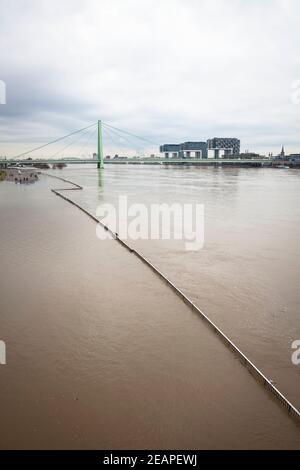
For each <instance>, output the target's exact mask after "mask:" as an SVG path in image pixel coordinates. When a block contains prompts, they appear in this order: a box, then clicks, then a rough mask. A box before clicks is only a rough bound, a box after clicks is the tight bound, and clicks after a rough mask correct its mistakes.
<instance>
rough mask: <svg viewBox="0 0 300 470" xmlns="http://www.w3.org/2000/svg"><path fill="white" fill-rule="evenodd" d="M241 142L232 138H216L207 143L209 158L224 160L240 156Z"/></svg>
mask: <svg viewBox="0 0 300 470" xmlns="http://www.w3.org/2000/svg"><path fill="white" fill-rule="evenodd" d="M240 146H241V143H240V140H239V139H236V138H230V137H214V138H213V139H209V140H208V141H207V148H208V158H224V157H230V156H231V155H239V154H240Z"/></svg>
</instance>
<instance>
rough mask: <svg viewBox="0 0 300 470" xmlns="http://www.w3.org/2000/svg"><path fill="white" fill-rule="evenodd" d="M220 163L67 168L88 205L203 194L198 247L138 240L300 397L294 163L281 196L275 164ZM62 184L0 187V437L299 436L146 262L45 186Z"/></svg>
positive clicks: (254, 444) (13, 440)
mask: <svg viewBox="0 0 300 470" xmlns="http://www.w3.org/2000/svg"><path fill="white" fill-rule="evenodd" d="M214 171H215V172H214ZM214 171H213V170H212V171H205V170H203V171H202V172H199V171H198V172H197V170H191V171H187V172H185V173H180V172H179V170H172V171H169V170H167V169H162V168H158V169H148V168H145V169H142V168H140V169H136V168H132V169H131V168H126V169H121V168H108V169H107V170H105V174H104V176H103V175H101V176H99V174H98V172H97V171H96V170H87V169H82V170H79V169H76V170H73V169H71V168H67V169H66V170H63V172H61V173H59V174H60V175H62V176H64V177H71V179H72V178H73V179H74V180H75V181H76V182H79V183H82V184H83V186H85V188H86V189H85V190H84V191H82V192H80V191H77V192H75V191H74V192H72V193H71V197H72V198H73V199H74V200H77V201H78V202H80V203H81V204H83V205H85V206H86V207H87V208H89V209H91V210H95V209H96V206H97V205H98V204H99V203H101V202H108V201H110V202H112V201H114V200H115V199H116V197H117V196H118V194H127V195H128V196H129V197H130V198H131V199H132V200H135V199H138V200H139V202H141V201H143V202H145V204H147V203H150V202H151V201H153V200H159V201H165V202H169V201H171V200H173V199H174V198H175V199H177V200H178V198H181V199H179V200H185V201H186V202H188V201H190V200H193V199H194V200H197V201H198V202H204V203H205V206H206V217H207V219H208V220H207V224H208V227H207V234H206V243H205V245H204V248H203V250H200V251H199V252H197V253H187V252H185V251H184V250H183V249H182V246H180V244H179V242H178V241H174V242H172V241H171V242H170V243H169V244H166V243H165V242H151V241H148V242H147V241H141V242H134V243H135V245H136V246H139V248H141V249H142V250H143V251H144V252H145V254H147V255H148V256H149V257H150V258H151V260H152V261H155V264H157V265H159V267H160V268H163V269H164V271H165V272H166V273H167V274H168V275H169V276H170V277H171V279H173V280H175V282H176V283H177V284H178V285H179V287H181V288H183V290H185V291H186V292H187V293H188V294H189V295H190V296H191V297H193V298H194V299H196V301H197V304H198V305H199V306H200V307H201V308H203V309H204V310H205V312H206V313H207V314H209V315H210V316H211V318H212V319H213V320H214V321H216V323H217V324H218V325H219V326H221V327H223V328H224V330H225V332H226V333H227V334H228V336H229V337H230V338H231V339H233V340H235V341H236V342H237V343H238V345H239V346H240V347H241V349H242V350H244V351H245V352H246V353H247V354H248V355H249V356H250V358H251V359H253V358H254V359H255V362H256V364H257V365H258V367H260V368H261V369H262V370H263V371H264V372H266V373H267V375H268V376H269V377H272V378H274V379H275V380H276V382H277V386H279V388H280V389H282V390H283V389H284V390H283V391H284V392H288V393H287V395H288V398H290V399H294V402H295V401H297V399H298V403H299V396H298V394H297V389H298V390H299V368H297V366H293V365H292V364H291V360H290V356H291V351H290V340H291V339H297V335H298V336H300V335H299V315H298V312H299V309H298V310H297V308H298V306H299V296H298V295H299V294H298V292H297V280H298V278H299V266H298V265H299V258H298V259H297V254H298V252H297V246H298V245H297V244H296V239H297V230H299V218H298V219H297V220H296V219H295V214H297V216H298V217H299V209H298V208H297V204H296V201H297V197H296V193H295V191H296V189H297V190H298V191H299V181H300V180H299V177H300V175H299V176H298V173H295V174H294V172H291V173H290V175H291V176H287V178H288V177H289V178H290V185H291V186H288V184H287V180H283V181H282V184H283V189H282V190H281V196H279V195H278V198H277V200H274V194H275V188H274V181H273V179H274V178H275V179H276V178H278V179H279V178H280V175H279V172H280V171H279V172H278V173H272V174H269V173H268V172H267V173H266V172H265V170H261V171H262V173H260V174H259V173H258V171H254V172H253V173H251V170H248V172H247V170H243V171H241V172H240V173H239V172H238V170H231V171H230V172H229V173H228V174H224V172H222V174H221V173H220V172H218V170H214ZM288 173H289V172H288ZM55 174H57V173H55ZM259 175H262V178H263V182H262V183H260V180H259V177H260V176H259ZM226 177H227V178H228V179H227V180H226ZM237 179H238V180H239V181H237ZM268 179H269V187H268V185H267V184H266V180H267V181H268ZM180 181H182V183H180ZM279 184H280V181H279V182H278V181H277V186H278V185H279ZM222 185H223V186H224V187H223V189H221V187H222ZM243 185H244V186H245V187H244V188H243ZM252 185H253V186H255V188H254V187H252ZM61 186H62V184H61V183H57V182H56V181H55V180H52V179H51V180H50V179H49V178H47V177H42V178H41V179H40V180H39V181H38V182H37V183H35V185H32V186H22V185H14V184H13V183H9V182H2V183H1V184H0V255H1V256H0V259H1V264H0V276H1V277H0V339H1V340H4V341H5V342H6V347H7V364H6V365H5V366H0V390H1V402H0V415H1V422H2V427H1V431H0V447H1V448H2V449H10V448H25V449H28V448H74V449H76V448H98V449H108V448H112V449H119V448H128V449H131V448H132V449H133V448H152V449H155V448H173V449H176V448H178V449H179V448H210V449H213V448H259V449H262V448H275V449H278V448H300V432H299V426H298V425H297V424H296V423H295V422H294V421H293V420H292V419H291V418H290V417H289V416H288V415H287V414H286V412H285V410H284V409H282V408H281V407H280V406H279V405H278V403H277V402H276V401H275V399H274V398H273V397H272V396H270V395H269V393H268V392H267V391H266V390H265V389H264V388H263V387H262V386H261V385H260V384H258V383H257V382H256V380H255V379H254V378H253V377H252V376H251V375H250V374H249V373H248V371H247V370H246V369H245V368H244V367H243V366H242V365H241V363H240V362H239V361H238V360H237V359H236V358H235V356H234V355H233V354H232V353H231V352H230V351H229V350H228V349H227V348H226V347H224V345H223V343H222V342H221V341H220V340H219V338H218V337H217V336H216V335H214V334H213V333H212V331H211V330H210V329H209V328H208V327H207V326H206V325H205V324H204V323H203V322H202V321H201V320H200V319H199V317H198V316H197V315H195V313H193V312H192V311H191V310H190V309H189V308H188V307H187V306H186V305H185V304H184V303H183V302H182V301H181V300H180V299H179V298H178V297H176V296H175V295H174V293H173V292H172V290H170V289H169V288H168V287H167V286H166V285H165V284H163V283H162V282H161V281H160V279H159V278H158V277H157V276H156V275H155V274H154V273H153V272H152V271H150V270H149V269H148V268H147V267H146V266H145V265H143V264H142V263H141V262H140V261H139V260H138V259H137V258H136V257H135V256H134V255H132V254H130V253H129V252H127V251H126V250H125V249H124V248H123V247H122V246H120V245H119V244H118V243H117V242H116V241H114V240H105V241H100V240H98V239H97V238H96V233H95V224H94V223H93V221H92V220H90V219H89V218H88V217H87V216H86V215H84V214H83V213H82V212H80V211H79V210H78V209H76V208H75V207H73V206H71V205H70V204H68V203H67V202H65V201H63V200H61V199H60V198H58V197H57V196H55V195H54V194H53V193H51V192H50V188H52V187H61ZM63 186H65V184H63ZM268 189H269V190H270V191H271V193H272V195H271V196H268ZM260 191H261V192H260ZM277 191H279V190H278V187H277ZM289 191H291V194H292V193H293V192H294V198H295V199H292V198H291V194H290V193H289ZM244 192H245V193H244ZM279 192H280V191H279ZM262 193H264V198H263V197H262ZM287 194H288V195H287ZM289 194H290V195H289ZM253 195H255V196H256V199H255V201H254V200H253ZM213 196H215V200H214V201H213ZM268 197H269V199H268ZM258 201H260V203H259V204H258V203H257V202H258ZM271 202H272V204H271ZM287 202H289V204H288V206H287V207H286V212H284V210H283V206H284V205H285V204H286V203H287ZM275 206H277V216H276V217H275V216H274V214H275V209H274V210H273V212H270V208H272V207H275ZM246 207H247V210H248V214H245V212H244V211H245V208H246ZM297 211H298V212H297ZM266 214H268V217H266ZM274 219H276V220H277V222H278V224H279V226H280V230H279V231H278V224H277V226H276V224H274ZM238 222H239V223H238ZM220 225H221V226H222V227H223V231H222V230H220ZM217 226H218V227H219V229H218V230H216V231H215V230H214V229H216V228H217ZM270 226H271V228H270ZM255 227H256V228H255ZM283 227H285V229H283ZM276 229H277V231H276ZM246 232H247V233H248V235H247V237H246V235H245V234H246ZM260 232H261V233H260ZM259 233H260V234H261V236H262V238H261V237H260V236H259ZM273 238H274V240H273ZM293 243H294V244H293ZM246 247H248V248H247V249H246ZM238 253H239V255H238ZM278 266H281V269H280V271H279V272H278V270H277V268H278ZM254 274H255V275H254ZM294 276H296V278H294ZM297 276H298V278H297ZM246 306H247V307H246ZM270 374H271V375H270ZM292 401H293V400H292Z"/></svg>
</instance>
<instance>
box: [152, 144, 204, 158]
mask: <svg viewBox="0 0 300 470" xmlns="http://www.w3.org/2000/svg"><path fill="white" fill-rule="evenodd" d="M160 152H161V153H163V154H164V157H165V158H200V159H201V158H207V144H206V142H184V143H182V144H164V145H161V146H160Z"/></svg>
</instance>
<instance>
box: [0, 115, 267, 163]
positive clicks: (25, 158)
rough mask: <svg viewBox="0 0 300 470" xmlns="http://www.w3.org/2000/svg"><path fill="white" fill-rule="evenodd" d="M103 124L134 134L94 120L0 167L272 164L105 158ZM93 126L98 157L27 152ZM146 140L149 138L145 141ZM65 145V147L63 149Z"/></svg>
mask: <svg viewBox="0 0 300 470" xmlns="http://www.w3.org/2000/svg"><path fill="white" fill-rule="evenodd" d="M103 125H104V126H105V128H110V129H111V130H114V132H116V131H121V132H123V133H125V135H127V136H128V135H129V136H134V137H138V136H135V135H134V134H131V133H130V132H128V131H122V130H121V129H118V128H116V127H113V126H110V125H108V124H106V123H103V121H100V120H99V121H97V122H96V123H93V124H91V125H89V126H87V127H85V128H83V129H79V130H76V131H73V132H71V133H69V134H67V135H65V136H63V137H59V138H57V139H55V140H52V141H51V142H48V143H46V144H43V145H40V146H39V147H36V148H34V149H31V150H27V151H26V152H23V153H21V154H19V155H17V156H16V157H13V158H10V159H1V160H0V168H7V167H9V166H16V165H18V166H23V165H24V166H25V165H26V166H32V167H34V166H35V165H36V166H37V167H40V168H41V165H42V164H48V165H59V164H66V165H74V164H75V165H91V164H94V165H97V167H98V168H103V167H104V164H106V165H168V166H169V165H193V166H201V165H202V166H204V165H210V166H220V165H222V166H223V165H237V166H241V165H247V166H256V167H257V166H259V167H261V166H271V165H272V160H270V159H268V158H253V159H246V158H245V159H243V158H220V159H209V158H203V159H202V158H159V157H150V158H146V157H141V158H139V157H133V158H124V157H118V158H104V152H103V135H102V131H103ZM94 127H96V131H97V154H96V155H97V159H92V158H88V159H82V158H55V155H53V156H52V157H50V158H32V157H30V155H31V154H32V153H33V152H36V151H38V150H41V149H44V148H45V147H48V146H50V145H52V144H57V143H58V142H60V141H63V140H64V139H66V138H69V137H71V136H73V137H74V136H77V134H79V133H82V132H85V131H87V130H90V129H91V128H94ZM139 139H142V140H145V139H144V138H141V137H139ZM148 142H149V141H148ZM69 145H70V144H68V145H67V146H66V147H69ZM66 147H65V148H66Z"/></svg>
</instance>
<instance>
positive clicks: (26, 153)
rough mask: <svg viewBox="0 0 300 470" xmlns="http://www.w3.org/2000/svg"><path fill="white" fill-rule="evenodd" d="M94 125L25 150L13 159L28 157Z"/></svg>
mask: <svg viewBox="0 0 300 470" xmlns="http://www.w3.org/2000/svg"><path fill="white" fill-rule="evenodd" d="M96 125H97V123H93V124H90V125H89V126H86V127H83V128H82V129H78V130H77V131H73V132H71V133H70V134H67V135H65V136H63V137H59V138H58V139H55V140H52V141H51V142H48V143H47V144H43V145H40V146H39V147H35V148H34V149H31V150H27V152H23V153H20V154H19V155H17V156H15V157H14V159H17V158H20V157H24V156H25V155H28V154H29V153H32V152H35V151H36V150H40V149H42V148H45V147H47V146H48V145H52V144H55V143H56V142H59V141H61V140H63V139H66V138H67V137H70V136H72V135H75V134H78V133H79V132H82V131H85V130H86V129H89V128H91V127H93V126H96Z"/></svg>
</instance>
